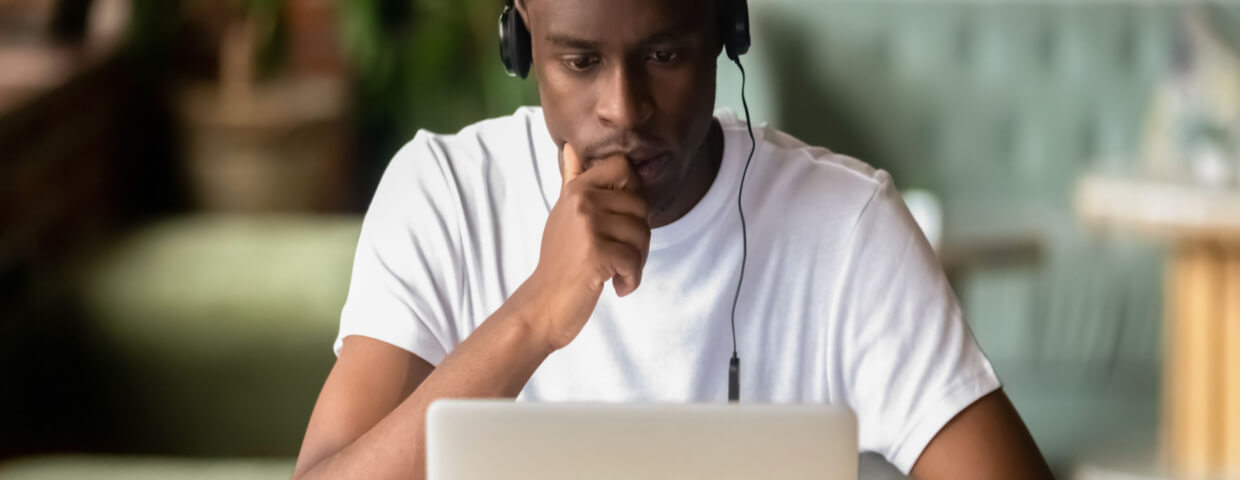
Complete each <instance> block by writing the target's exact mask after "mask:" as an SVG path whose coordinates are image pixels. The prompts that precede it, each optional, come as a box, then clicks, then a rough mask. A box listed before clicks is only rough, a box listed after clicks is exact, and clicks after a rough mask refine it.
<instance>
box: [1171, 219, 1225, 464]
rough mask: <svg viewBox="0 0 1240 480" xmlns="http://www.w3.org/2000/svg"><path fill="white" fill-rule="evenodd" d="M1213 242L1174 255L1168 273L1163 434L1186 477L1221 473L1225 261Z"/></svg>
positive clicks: (1183, 249)
mask: <svg viewBox="0 0 1240 480" xmlns="http://www.w3.org/2000/svg"><path fill="white" fill-rule="evenodd" d="M1219 253H1220V252H1219V251H1218V250H1217V249H1216V248H1215V247H1214V246H1212V245H1209V244H1205V243H1192V244H1186V245H1182V246H1180V247H1179V248H1178V249H1177V250H1176V252H1175V253H1174V255H1173V257H1172V259H1171V262H1170V265H1169V266H1168V267H1169V268H1168V272H1167V273H1168V275H1167V282H1168V283H1167V292H1168V298H1167V300H1168V302H1167V309H1168V311H1167V315H1166V321H1165V324H1164V332H1165V334H1166V335H1165V336H1166V340H1165V349H1166V351H1165V352H1164V355H1166V364H1165V371H1164V386H1163V392H1164V407H1163V408H1164V412H1163V413H1164V415H1163V422H1164V423H1163V438H1164V440H1165V442H1166V443H1165V445H1164V448H1165V453H1166V455H1167V457H1168V458H1167V459H1168V461H1169V464H1170V467H1171V469H1172V470H1173V471H1174V472H1176V473H1177V474H1180V475H1184V476H1203V475H1209V474H1212V473H1213V472H1216V471H1217V470H1216V468H1215V467H1216V466H1217V465H1218V461H1217V460H1218V458H1219V454H1220V453H1221V452H1220V447H1221V445H1220V443H1221V440H1222V438H1221V429H1220V428H1219V426H1220V425H1219V422H1220V415H1219V414H1220V413H1221V407H1222V405H1221V403H1222V402H1221V400H1222V396H1223V395H1222V394H1223V392H1222V391H1221V389H1220V388H1219V387H1220V386H1221V385H1220V384H1221V382H1220V381H1219V380H1221V378H1222V368H1221V367H1222V362H1221V360H1222V355H1221V354H1222V348H1221V347H1222V337H1223V335H1222V334H1223V331H1222V328H1221V326H1222V325H1221V323H1222V322H1221V321H1220V320H1221V319H1220V318H1219V315H1218V314H1219V312H1220V308H1221V306H1222V294H1223V291H1222V285H1221V280H1222V273H1223V269H1222V265H1221V264H1220V262H1219V260H1221V258H1220V257H1221V256H1220V255H1219Z"/></svg>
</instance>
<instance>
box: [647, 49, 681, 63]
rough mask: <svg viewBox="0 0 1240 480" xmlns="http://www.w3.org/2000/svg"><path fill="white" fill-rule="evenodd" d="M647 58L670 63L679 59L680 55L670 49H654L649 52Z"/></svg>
mask: <svg viewBox="0 0 1240 480" xmlns="http://www.w3.org/2000/svg"><path fill="white" fill-rule="evenodd" d="M649 58H650V60H653V61H655V62H658V63H672V62H675V61H676V60H678V59H680V55H678V54H677V53H676V52H673V51H671V50H655V51H653V52H650V57H649Z"/></svg>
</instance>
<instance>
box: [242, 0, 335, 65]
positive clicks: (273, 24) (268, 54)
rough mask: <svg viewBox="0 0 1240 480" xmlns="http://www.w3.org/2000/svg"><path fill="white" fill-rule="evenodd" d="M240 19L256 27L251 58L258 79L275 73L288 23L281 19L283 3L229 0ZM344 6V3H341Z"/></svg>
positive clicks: (282, 0) (279, 0) (284, 47)
mask: <svg viewBox="0 0 1240 480" xmlns="http://www.w3.org/2000/svg"><path fill="white" fill-rule="evenodd" d="M232 1H233V4H234V5H236V6H237V7H238V9H239V13H240V15H241V16H243V17H248V18H249V19H250V20H251V21H253V22H254V24H255V27H256V28H257V30H258V31H257V32H256V35H257V39H256V41H257V47H258V48H257V51H256V52H255V56H256V57H257V58H255V59H254V62H255V66H256V67H257V69H256V71H257V72H258V74H259V76H271V75H275V74H277V73H278V72H279V71H280V69H281V68H282V67H283V66H284V62H285V60H286V59H287V56H288V55H287V53H288V32H287V30H288V27H287V24H288V22H287V21H285V18H284V7H285V4H286V3H287V1H286V0H232ZM344 3H348V2H344Z"/></svg>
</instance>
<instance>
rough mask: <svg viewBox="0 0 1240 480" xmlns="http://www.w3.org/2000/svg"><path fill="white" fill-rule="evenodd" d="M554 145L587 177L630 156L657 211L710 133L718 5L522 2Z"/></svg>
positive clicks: (646, 0)
mask: <svg viewBox="0 0 1240 480" xmlns="http://www.w3.org/2000/svg"><path fill="white" fill-rule="evenodd" d="M516 6H517V9H518V11H520V13H521V15H522V17H523V18H524V19H525V22H526V25H527V27H528V29H529V31H530V40H531V47H532V54H533V55H532V59H533V70H534V71H535V73H536V76H537V78H538V91H539V96H540V98H541V101H542V106H543V112H544V115H545V116H546V121H547V128H548V130H549V131H550V132H551V136H552V138H553V139H554V140H555V141H556V143H557V145H559V146H561V147H563V144H564V143H569V144H572V145H573V148H574V149H575V150H576V151H577V152H578V153H579V155H580V156H581V158H582V162H583V166H584V167H585V168H587V169H589V168H590V167H591V165H592V164H593V163H594V162H597V161H598V160H600V159H602V158H606V157H607V156H610V155H612V154H617V153H619V154H624V155H625V156H627V157H628V158H629V160H630V163H631V164H633V165H634V169H635V171H636V172H637V173H638V174H639V176H641V178H642V182H643V189H642V190H643V191H642V194H643V196H644V197H646V200H647V201H648V202H650V204H651V206H652V207H653V208H655V209H658V208H661V207H662V206H664V205H665V204H667V203H668V202H669V201H670V200H671V199H672V198H674V197H675V193H676V192H677V190H678V188H680V186H681V184H682V182H683V181H684V179H685V178H686V177H687V176H688V174H689V171H690V168H689V167H690V165H691V164H692V161H693V160H694V159H695V158H696V157H697V156H698V155H699V150H701V149H702V146H703V143H704V141H705V139H706V136H707V132H708V131H709V129H710V126H711V122H712V117H711V112H712V110H713V108H714V101H715V59H716V57H718V55H719V51H720V48H721V47H722V43H721V40H720V32H719V24H718V19H719V10H718V9H719V8H720V7H721V2H720V1H719V0H677V1H667V0H517V2H516Z"/></svg>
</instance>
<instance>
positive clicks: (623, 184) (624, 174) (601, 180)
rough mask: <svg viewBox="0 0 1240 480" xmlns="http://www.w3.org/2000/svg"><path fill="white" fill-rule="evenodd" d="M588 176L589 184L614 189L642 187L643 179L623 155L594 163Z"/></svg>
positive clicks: (632, 189) (626, 189) (630, 189)
mask: <svg viewBox="0 0 1240 480" xmlns="http://www.w3.org/2000/svg"><path fill="white" fill-rule="evenodd" d="M586 177H588V178H589V182H588V183H589V184H591V185H595V186H599V187H603V188H609V189H612V190H624V191H628V192H635V191H637V189H638V188H640V187H641V179H640V178H638V176H637V173H636V172H634V171H633V166H632V165H629V160H628V159H626V158H624V156H622V155H615V156H611V157H607V158H605V159H603V160H602V161H599V162H598V163H596V164H595V165H592V166H591V167H590V171H589V172H588V173H587V174H586Z"/></svg>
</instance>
